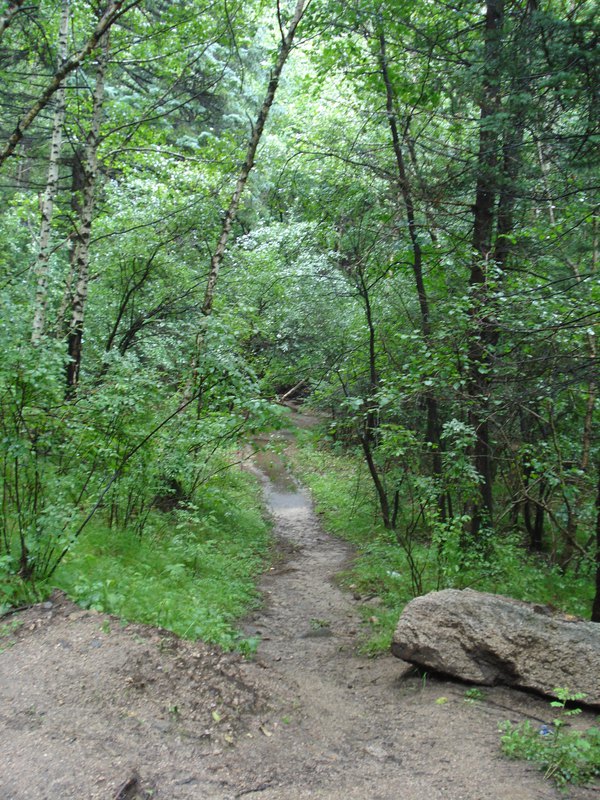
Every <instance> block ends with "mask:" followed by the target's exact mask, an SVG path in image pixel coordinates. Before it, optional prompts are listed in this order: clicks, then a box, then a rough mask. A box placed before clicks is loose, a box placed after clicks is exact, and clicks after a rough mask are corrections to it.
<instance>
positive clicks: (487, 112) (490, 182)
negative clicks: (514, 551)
mask: <svg viewBox="0 0 600 800" xmlns="http://www.w3.org/2000/svg"><path fill="white" fill-rule="evenodd" d="M503 19H504V2H503V0H488V3H487V6H486V15H485V28H484V69H483V82H482V97H481V102H480V123H479V153H478V162H477V182H476V188H475V204H474V225H473V250H474V252H475V259H474V261H473V262H472V265H471V274H470V278H469V285H470V287H471V291H472V309H471V330H470V334H469V337H470V341H469V348H468V349H469V380H468V394H469V401H470V402H469V405H470V408H469V422H470V424H471V426H472V427H473V429H474V431H475V434H476V441H475V445H474V447H473V463H474V466H475V471H476V473H477V475H478V476H479V495H480V496H479V499H478V500H475V502H474V503H473V505H472V509H471V536H472V537H473V538H474V539H475V538H477V536H478V534H479V532H480V530H481V528H482V527H483V526H486V527H488V526H490V527H491V526H492V525H493V497H492V485H493V473H492V448H491V442H490V433H489V422H488V417H489V409H488V402H489V392H490V381H489V374H488V373H489V369H490V347H491V346H493V345H494V344H495V339H496V336H497V333H496V329H495V325H494V323H493V317H492V309H491V308H490V294H489V284H488V281H489V268H490V266H491V263H492V259H493V249H492V236H493V229H494V216H495V214H494V210H495V202H496V196H497V189H498V176H497V161H498V144H499V134H498V131H497V130H496V129H495V125H494V116H495V115H496V114H497V112H498V110H499V108H500V85H499V81H500V47H501V30H502V24H503Z"/></svg>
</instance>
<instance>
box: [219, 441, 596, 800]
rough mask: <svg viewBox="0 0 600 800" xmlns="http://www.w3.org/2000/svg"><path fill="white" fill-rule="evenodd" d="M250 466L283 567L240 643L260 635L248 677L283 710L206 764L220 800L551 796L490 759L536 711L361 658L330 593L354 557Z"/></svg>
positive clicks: (289, 482)
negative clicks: (503, 731)
mask: <svg viewBox="0 0 600 800" xmlns="http://www.w3.org/2000/svg"><path fill="white" fill-rule="evenodd" d="M256 465H257V467H258V469H259V470H260V475H261V479H262V481H263V485H264V492H265V497H266V501H267V504H268V507H269V510H270V513H271V514H272V516H273V519H274V523H275V536H276V538H277V540H278V542H279V548H280V551H281V553H282V554H283V560H282V563H281V564H280V566H279V567H275V568H274V569H272V570H271V572H270V574H269V575H267V576H266V577H265V579H264V580H263V583H262V590H263V592H264V594H265V598H266V602H265V606H264V609H263V610H262V612H261V613H260V614H258V615H257V616H256V617H255V618H254V619H253V620H252V621H251V622H250V623H249V624H248V625H247V626H246V633H247V634H248V635H258V636H260V637H261V644H260V647H259V651H258V662H257V664H249V665H248V670H255V669H257V666H258V669H262V670H263V671H264V673H265V674H266V675H268V676H269V679H270V681H271V682H272V685H273V695H272V696H273V698H274V699H275V698H278V702H279V703H280V704H281V705H280V707H279V708H276V713H275V714H272V715H271V716H270V717H269V718H268V719H265V721H264V723H263V724H261V725H260V727H259V729H258V732H257V733H256V732H255V733H254V734H251V738H250V737H248V736H247V737H246V738H245V740H243V741H242V743H241V744H239V745H238V747H236V749H235V750H234V751H231V752H230V753H229V754H228V757H225V758H223V760H222V761H221V762H220V763H219V764H218V766H216V768H215V775H218V776H219V777H220V778H221V779H222V781H223V784H222V785H223V788H228V789H229V790H230V792H231V794H228V795H226V797H227V798H230V797H231V798H239V797H253V796H255V797H259V798H261V800H304V798H323V800H325V798H327V800H392V799H393V800H396V798H399V799H401V800H438V799H439V800H442V798H445V799H446V800H533V798H539V799H541V798H547V800H550V799H551V798H553V799H554V798H558V797H559V796H561V795H560V794H559V793H558V792H557V791H556V790H555V789H554V788H553V787H552V786H551V785H550V784H548V783H547V782H544V781H543V780H542V779H541V777H540V775H539V773H538V772H537V771H536V770H535V769H534V768H532V767H531V766H529V765H527V764H524V763H522V762H521V763H518V762H511V761H508V760H506V759H505V758H503V757H502V756H501V754H500V751H499V747H498V744H499V735H498V723H499V722H500V721H501V720H504V719H507V718H510V719H513V720H521V719H523V715H531V716H533V717H536V716H540V715H544V714H545V715H547V713H548V711H547V704H546V703H545V702H544V701H543V700H538V699H536V698H532V697H530V696H528V695H526V694H524V693H521V692H515V691H512V690H508V689H502V688H494V689H491V690H485V691H484V692H483V695H484V699H483V700H482V701H480V702H473V703H470V702H468V698H465V691H466V689H467V688H468V687H466V686H462V685H460V684H458V683H453V682H445V681H440V680H436V679H427V677H425V678H424V677H422V676H418V675H416V674H415V673H414V672H412V670H411V669H410V668H409V666H408V665H406V664H404V663H403V662H400V661H398V660H397V659H395V658H393V657H392V656H391V655H390V656H385V657H381V658H376V659H369V658H367V657H364V656H361V655H359V654H358V644H359V639H360V632H361V624H362V623H361V616H360V614H359V613H358V609H357V603H356V601H355V600H353V598H352V597H350V596H349V595H348V594H347V593H345V592H342V591H341V590H340V589H339V588H338V587H337V586H336V584H335V581H334V578H335V575H336V574H337V573H338V572H340V571H341V570H342V569H343V568H344V566H345V565H346V564H347V562H348V560H349V559H350V557H351V550H350V548H349V546H348V545H347V544H346V543H344V542H343V541H340V540H338V539H335V538H333V537H331V536H328V535H327V534H326V533H325V532H324V531H323V530H322V528H321V525H320V522H319V519H318V517H317V515H316V514H315V513H314V511H313V507H312V503H311V500H310V498H309V496H308V493H307V492H306V490H305V489H303V488H302V487H301V486H299V485H298V483H297V482H296V481H295V480H294V479H293V478H292V477H291V476H290V475H289V473H288V472H287V470H286V467H285V463H284V461H282V459H281V458H280V457H279V456H278V455H277V454H276V453H275V452H273V451H267V452H263V453H259V454H258V455H257V457H256ZM283 687H285V691H284V692H282V689H283ZM282 695H283V696H282ZM278 696H279V697H278ZM276 702H277V701H276ZM286 704H287V705H286ZM261 734H262V735H261ZM571 797H573V798H574V797H581V798H584V797H589V798H591V797H592V793H591V790H577V793H576V794H575V793H573V794H572V795H571Z"/></svg>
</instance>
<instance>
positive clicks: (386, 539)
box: [292, 432, 593, 654]
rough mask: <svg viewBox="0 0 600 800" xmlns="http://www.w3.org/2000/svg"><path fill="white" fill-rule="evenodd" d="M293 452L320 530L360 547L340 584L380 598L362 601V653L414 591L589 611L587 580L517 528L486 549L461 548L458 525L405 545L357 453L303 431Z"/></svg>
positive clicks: (388, 631) (384, 635) (371, 649)
mask: <svg viewBox="0 0 600 800" xmlns="http://www.w3.org/2000/svg"><path fill="white" fill-rule="evenodd" d="M292 459H293V462H294V470H295V472H296V474H297V475H298V477H300V478H301V479H302V480H303V481H304V482H305V483H306V484H307V485H308V486H309V488H310V489H311V492H312V495H313V498H314V501H315V506H316V510H317V513H319V514H320V516H321V518H322V522H323V526H324V527H325V529H326V530H327V531H328V532H329V533H332V534H334V535H336V536H339V537H341V538H343V539H346V540H347V541H349V542H351V543H352V544H353V545H354V546H355V547H356V548H357V557H356V559H355V560H354V563H353V565H352V567H351V569H350V570H349V571H348V572H346V573H344V574H343V575H342V576H341V582H342V585H344V586H345V587H346V588H350V589H351V590H352V591H355V592H356V593H358V594H360V595H361V596H362V597H363V598H370V597H371V598H372V597H374V596H375V597H378V598H380V604H379V605H375V606H374V605H373V604H372V603H371V604H369V603H367V604H366V605H364V606H363V613H364V616H365V619H366V620H368V621H369V622H370V624H371V636H370V638H369V640H368V642H366V644H365V645H364V650H365V651H366V652H368V653H371V654H376V653H378V652H382V651H384V650H386V649H388V648H389V646H390V644H391V639H392V635H393V632H394V629H395V626H396V624H397V622H398V617H399V615H400V613H401V611H402V608H403V607H404V605H405V604H406V603H407V602H408V601H409V600H411V599H412V598H413V597H414V596H415V595H417V594H425V593H426V592H429V591H435V590H439V589H445V588H458V589H462V588H467V587H470V588H473V589H477V590H479V591H485V592H494V593H497V594H504V595H507V596H510V597H515V598H517V599H521V600H528V601H534V602H538V603H544V604H549V605H552V606H554V607H556V608H558V609H561V610H564V611H566V612H568V613H571V614H575V615H580V616H584V617H586V618H588V617H589V608H590V606H591V600H592V589H593V586H592V584H591V582H590V580H589V579H587V578H586V577H585V576H580V577H575V576H573V575H571V574H567V575H565V574H561V573H560V572H559V570H558V569H556V568H552V567H551V566H549V565H548V564H547V563H545V562H544V561H543V560H542V559H537V558H534V557H531V556H529V555H528V554H527V553H526V551H525V550H524V549H523V548H522V547H521V546H520V544H519V542H518V539H517V537H516V536H515V535H500V536H498V538H497V539H496V540H495V541H492V542H491V543H489V545H488V550H487V553H486V554H485V555H483V554H481V553H478V552H472V553H468V554H465V553H463V552H461V550H460V547H459V545H458V531H457V532H456V535H455V536H454V537H452V536H448V537H447V538H446V539H445V540H444V542H443V544H432V543H431V541H430V540H429V539H427V538H426V537H425V536H424V535H423V534H422V533H420V532H418V531H417V533H416V534H415V536H414V537H412V539H411V541H410V543H409V547H408V551H409V552H407V548H406V547H402V546H401V545H399V543H398V539H397V538H396V534H395V533H394V532H390V531H386V530H385V529H384V527H383V525H382V524H381V522H380V520H379V517H378V509H377V506H376V503H375V498H374V494H373V490H372V486H371V484H370V480H369V476H368V475H367V474H366V471H365V468H364V465H363V462H362V460H361V459H360V457H359V456H356V457H353V456H352V454H351V453H349V452H348V451H347V450H344V451H341V450H340V451H339V452H336V451H335V450H334V449H332V448H330V447H327V446H322V445H320V444H319V442H318V438H317V436H316V435H315V434H314V433H307V432H300V433H299V434H298V446H297V448H296V449H295V452H294V454H293V455H292ZM401 534H402V531H401ZM411 563H412V568H411Z"/></svg>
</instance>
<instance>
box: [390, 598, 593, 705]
mask: <svg viewBox="0 0 600 800" xmlns="http://www.w3.org/2000/svg"><path fill="white" fill-rule="evenodd" d="M392 652H393V653H394V655H395V656H397V657H398V658H401V659H403V660H404V661H409V662H410V663H412V664H417V665H419V666H420V667H424V668H425V669H431V670H434V671H436V672H441V673H444V674H445V675H450V676H453V677H456V678H460V679H461V680H464V681H469V682H471V683H480V684H484V685H487V686H491V685H494V684H499V683H500V684H504V685H507V686H517V687H520V688H523V689H532V690H534V691H536V692H542V693H543V694H546V695H550V696H555V693H554V689H555V688H556V687H560V688H564V687H566V688H568V689H569V690H570V691H571V692H585V694H586V698H585V700H584V702H585V703H586V704H588V705H594V706H600V624H598V623H595V622H583V621H581V620H578V619H577V618H573V617H569V616H566V615H562V614H554V613H552V612H551V611H550V610H549V609H548V608H546V607H545V606H539V605H534V604H532V603H522V602H520V601H518V600H512V599H510V598H508V597H502V596H500V595H495V594H484V593H482V592H475V591H473V590H471V589H463V590H458V589H446V590H444V591H442V592H431V593H430V594H427V595H424V596H423V597H417V598H416V599H415V600H412V601H411V602H410V603H409V604H408V605H407V606H406V608H405V609H404V611H403V612H402V615H401V617H400V620H399V622H398V627H397V628H396V633H395V634H394V641H393V644H392Z"/></svg>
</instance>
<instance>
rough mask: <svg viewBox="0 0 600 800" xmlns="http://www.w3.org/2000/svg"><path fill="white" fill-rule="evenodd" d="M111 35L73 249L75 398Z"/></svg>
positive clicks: (101, 67)
mask: <svg viewBox="0 0 600 800" xmlns="http://www.w3.org/2000/svg"><path fill="white" fill-rule="evenodd" d="M109 48H110V44H109V37H108V34H105V36H104V39H103V43H102V54H101V56H100V58H99V60H98V69H97V72H96V86H95V88H94V95H93V104H92V118H91V123H90V130H89V133H88V135H87V139H86V143H85V148H84V152H83V164H82V168H83V190H82V199H81V207H80V214H79V221H78V225H77V230H76V232H75V237H74V245H73V249H72V251H71V270H72V273H73V275H76V276H77V282H76V285H75V290H74V293H73V301H72V305H71V322H70V325H69V330H68V334H67V352H68V355H69V361H68V363H67V396H68V397H72V396H73V395H74V394H75V392H76V391H77V384H78V382H79V371H80V368H81V345H82V339H83V325H84V316H85V306H86V302H87V296H88V281H89V249H90V238H91V233H92V219H93V214H94V199H95V189H96V177H97V174H98V142H99V138H100V124H101V122H102V111H103V106H104V79H105V74H106V68H107V65H108V61H109Z"/></svg>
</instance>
